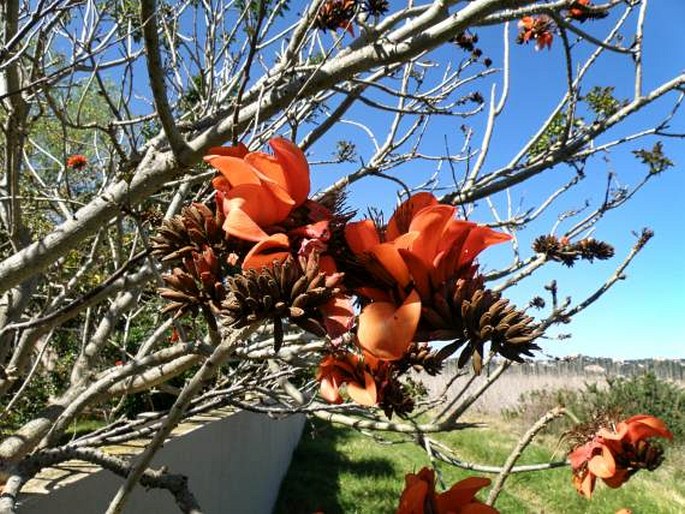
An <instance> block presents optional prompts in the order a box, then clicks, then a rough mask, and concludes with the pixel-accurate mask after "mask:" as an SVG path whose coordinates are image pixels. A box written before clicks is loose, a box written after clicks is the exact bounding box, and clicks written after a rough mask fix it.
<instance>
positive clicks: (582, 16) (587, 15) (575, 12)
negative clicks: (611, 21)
mask: <svg viewBox="0 0 685 514" xmlns="http://www.w3.org/2000/svg"><path fill="white" fill-rule="evenodd" d="M588 7H592V2H590V0H576V1H575V2H573V4H571V8H570V9H569V10H568V17H569V18H571V19H574V20H578V21H579V22H581V23H582V22H584V21H586V20H598V19H600V18H606V17H607V16H608V15H609V13H608V12H607V11H594V12H593V11H590V10H589V9H588Z"/></svg>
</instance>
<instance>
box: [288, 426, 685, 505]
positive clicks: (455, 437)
mask: <svg viewBox="0 0 685 514" xmlns="http://www.w3.org/2000/svg"><path fill="white" fill-rule="evenodd" d="M521 431H522V429H521V428H516V427H512V426H510V425H504V424H503V422H502V421H497V420H496V421H494V422H493V424H491V425H490V426H489V428H485V429H471V430H466V431H461V432H457V433H452V434H440V435H439V436H437V437H436V438H437V439H439V440H441V441H443V442H445V443H448V444H449V445H450V446H451V447H452V448H454V449H456V450H457V451H458V452H459V457H460V458H462V459H464V460H469V461H473V462H478V463H482V464H492V465H501V464H502V463H503V462H504V460H505V459H506V457H507V455H508V454H509V452H510V451H511V448H512V447H513V445H514V444H515V442H516V440H517V436H518V435H519V434H520V433H521ZM556 442H557V438H556V437H552V436H548V437H543V438H542V439H541V441H540V442H539V443H538V444H535V445H532V446H531V447H529V448H528V449H527V450H526V452H525V453H524V455H523V457H522V459H521V460H520V461H519V463H520V464H525V463H539V462H548V461H550V460H556V459H558V458H559V455H554V448H555V446H556ZM425 465H430V463H429V460H428V458H427V456H426V454H425V452H423V451H422V450H421V449H420V448H419V447H418V446H416V445H415V444H413V443H394V444H379V443H377V442H376V441H374V440H373V439H371V438H369V437H367V436H364V435H362V434H359V433H357V432H356V431H354V430H350V429H347V428H341V427H332V426H329V425H325V424H322V423H316V422H315V423H311V424H309V425H308V426H307V427H306V428H305V433H304V435H303V437H302V441H301V443H300V445H299V447H298V448H297V450H296V452H295V455H294V457H293V461H292V464H291V466H290V470H289V471H288V475H287V476H286V478H285V480H284V482H283V484H282V486H281V491H280V495H279V499H278V503H277V507H276V509H275V513H276V514H312V513H314V512H316V511H322V512H324V513H325V514H338V513H344V514H367V513H368V514H372V513H373V514H382V513H392V512H394V511H395V509H396V507H397V503H398V499H399V495H400V493H401V491H402V489H403V485H404V475H405V474H406V473H408V472H412V471H417V470H418V469H420V468H421V467H422V466H425ZM438 467H439V469H440V471H441V473H442V476H443V479H444V481H445V483H446V484H448V485H451V484H452V483H454V482H455V481H457V480H460V479H462V478H465V477H466V476H469V475H470V474H473V473H472V472H467V471H463V470H460V469H457V468H454V467H451V466H448V465H446V464H438ZM570 478H571V474H570V469H569V468H560V469H555V470H550V471H542V472H537V473H527V474H520V475H513V476H511V477H509V479H508V481H507V483H506V484H505V487H504V492H503V493H502V494H501V495H500V497H499V499H498V502H497V505H496V506H497V507H498V509H500V511H501V512H503V513H545V514H553V513H559V514H562V513H563V514H574V513H588V514H595V513H596V514H599V513H602V514H613V513H614V512H616V511H617V510H618V509H620V508H623V507H627V508H631V509H632V510H633V513H634V514H678V513H685V450H684V449H683V448H682V447H680V448H670V449H669V450H667V454H666V462H665V463H664V464H663V465H662V466H661V467H660V468H659V469H658V470H656V471H654V472H652V473H650V472H647V471H643V472H640V473H638V474H637V475H636V476H634V477H633V478H632V479H631V480H630V481H629V482H628V483H627V484H625V485H624V486H623V487H622V488H621V489H618V490H611V489H609V488H608V487H606V486H605V485H604V484H599V485H598V486H597V488H596V490H595V495H594V497H593V499H592V500H591V501H588V500H585V499H584V498H581V497H580V496H579V495H578V494H577V493H576V491H575V490H574V489H573V487H572V485H571V479H570ZM486 496H487V491H482V492H481V495H480V497H481V499H485V497H486Z"/></svg>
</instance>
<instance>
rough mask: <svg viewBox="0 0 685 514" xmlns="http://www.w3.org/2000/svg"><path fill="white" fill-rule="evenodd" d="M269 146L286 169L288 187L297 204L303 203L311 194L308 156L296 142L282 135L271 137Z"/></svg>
mask: <svg viewBox="0 0 685 514" xmlns="http://www.w3.org/2000/svg"><path fill="white" fill-rule="evenodd" d="M269 146H271V149H272V150H273V151H274V155H276V158H277V159H278V160H279V161H280V162H281V163H282V165H283V167H284V168H285V170H286V179H287V188H286V189H287V190H288V192H289V193H290V196H292V197H293V199H294V200H295V205H301V204H302V203H304V201H305V200H306V199H307V196H309V189H310V187H311V184H310V180H309V164H308V163H307V158H306V157H305V155H304V153H302V150H300V148H299V147H298V146H297V145H296V144H295V143H293V142H292V141H288V140H287V139H284V138H282V137H275V138H273V139H271V140H270V141H269Z"/></svg>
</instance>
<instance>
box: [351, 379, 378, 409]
mask: <svg viewBox="0 0 685 514" xmlns="http://www.w3.org/2000/svg"><path fill="white" fill-rule="evenodd" d="M347 394H349V395H350V398H352V399H353V400H354V401H355V402H357V403H358V404H360V405H368V406H369V407H371V406H372V405H376V402H377V401H378V396H377V393H376V381H375V380H374V379H373V377H372V376H371V375H370V374H369V373H367V372H366V371H365V372H364V386H363V387H362V386H361V385H360V384H358V383H357V382H348V383H347Z"/></svg>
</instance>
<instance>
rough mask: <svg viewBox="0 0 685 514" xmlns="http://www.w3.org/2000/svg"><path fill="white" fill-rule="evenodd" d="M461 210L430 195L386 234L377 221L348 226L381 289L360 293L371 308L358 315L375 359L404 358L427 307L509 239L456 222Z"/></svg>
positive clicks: (406, 209) (405, 208) (407, 208)
mask: <svg viewBox="0 0 685 514" xmlns="http://www.w3.org/2000/svg"><path fill="white" fill-rule="evenodd" d="M455 214H456V208H455V207H453V206H451V205H443V204H440V203H438V200H437V199H436V198H435V197H434V196H433V195H432V194H430V193H418V194H415V195H413V196H411V197H410V198H409V199H408V200H406V201H405V202H404V203H402V204H401V205H400V206H399V207H398V208H397V210H396V211H395V213H394V214H393V216H392V217H391V218H390V221H389V222H388V225H387V227H386V228H385V231H382V230H381V229H380V228H379V227H377V226H376V224H375V223H374V222H373V221H372V220H368V219H367V220H363V221H359V222H355V223H348V224H347V226H346V227H345V238H346V240H347V244H348V245H349V247H350V249H351V250H352V252H353V253H354V254H355V256H357V258H358V259H359V260H360V262H362V263H364V266H365V268H366V271H367V272H369V273H370V274H371V276H372V277H373V278H374V279H375V281H376V283H377V284H379V286H364V287H360V288H358V290H357V292H358V294H359V295H360V296H362V297H366V298H368V299H369V300H370V301H371V303H368V304H367V305H366V306H365V307H364V308H363V309H362V312H361V314H360V316H359V330H358V332H357V337H358V338H359V344H360V345H361V346H362V348H364V349H365V350H366V351H368V352H369V353H371V354H372V355H373V356H374V357H377V358H379V359H386V360H396V359H399V358H401V357H402V355H403V354H404V352H405V351H406V349H407V347H408V345H409V343H410V342H411V341H412V340H413V338H414V334H415V332H416V329H417V327H418V324H419V320H420V318H421V305H422V302H429V301H430V299H431V297H432V296H433V291H434V289H435V288H436V287H438V286H440V285H441V284H443V283H444V282H445V281H447V280H456V279H458V278H462V277H469V278H470V277H472V276H473V275H474V272H475V268H474V266H473V261H474V259H475V258H476V257H477V256H478V254H479V253H480V252H482V251H483V250H484V249H485V248H487V247H488V246H491V245H493V244H496V243H500V242H503V241H507V240H509V239H510V236H509V235H507V234H503V233H500V232H496V231H494V230H492V229H490V228H487V227H483V226H479V225H477V224H476V223H473V222H470V221H463V220H457V219H455Z"/></svg>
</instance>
